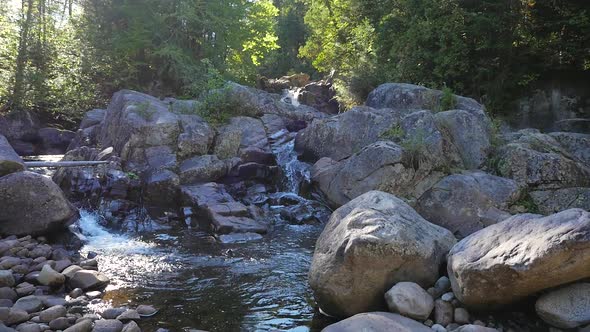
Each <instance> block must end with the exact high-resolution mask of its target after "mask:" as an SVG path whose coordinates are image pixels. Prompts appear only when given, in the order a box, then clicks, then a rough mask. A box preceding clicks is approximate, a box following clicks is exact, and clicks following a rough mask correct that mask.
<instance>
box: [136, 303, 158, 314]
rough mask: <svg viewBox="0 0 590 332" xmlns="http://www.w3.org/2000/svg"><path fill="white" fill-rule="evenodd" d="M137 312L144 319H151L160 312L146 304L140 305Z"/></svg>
mask: <svg viewBox="0 0 590 332" xmlns="http://www.w3.org/2000/svg"><path fill="white" fill-rule="evenodd" d="M136 310H137V313H138V314H139V315H140V316H142V317H150V316H153V315H155V314H156V313H157V312H158V310H157V309H156V308H154V307H153V306H151V305H145V304H142V305H139V306H138V307H137V309H136Z"/></svg>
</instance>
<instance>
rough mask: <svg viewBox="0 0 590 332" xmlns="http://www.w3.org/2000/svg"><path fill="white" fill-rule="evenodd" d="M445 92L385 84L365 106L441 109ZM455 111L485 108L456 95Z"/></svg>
mask: <svg viewBox="0 0 590 332" xmlns="http://www.w3.org/2000/svg"><path fill="white" fill-rule="evenodd" d="M442 96H443V92H442V91H439V90H433V89H428V88H425V87H423V86H419V85H413V84H405V83H385V84H382V85H380V86H378V87H377V88H376V89H375V90H373V91H371V93H369V96H368V97H367V101H366V102H365V105H367V106H369V107H374V108H393V109H399V110H415V109H427V110H433V111H446V110H442V109H440V107H441V99H442ZM453 97H454V100H455V107H454V108H455V109H459V110H466V111H481V110H483V109H484V107H483V106H482V105H481V104H480V103H478V102H477V101H475V100H474V99H471V98H466V97H461V96H457V95H454V96H453Z"/></svg>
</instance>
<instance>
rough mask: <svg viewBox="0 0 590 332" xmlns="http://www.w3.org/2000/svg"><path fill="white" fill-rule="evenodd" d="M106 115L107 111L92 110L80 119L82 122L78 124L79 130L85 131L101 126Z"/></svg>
mask: <svg viewBox="0 0 590 332" xmlns="http://www.w3.org/2000/svg"><path fill="white" fill-rule="evenodd" d="M106 114H107V110H103V109H93V110H91V111H88V112H86V113H85V114H84V117H83V118H82V122H80V129H86V128H90V127H92V126H96V125H98V124H101V123H102V122H103V120H104V117H105V115H106Z"/></svg>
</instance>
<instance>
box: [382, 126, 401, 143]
mask: <svg viewBox="0 0 590 332" xmlns="http://www.w3.org/2000/svg"><path fill="white" fill-rule="evenodd" d="M404 135H405V132H404V129H403V128H402V127H401V125H400V124H399V123H398V124H396V125H395V126H393V127H391V128H389V129H387V130H386V131H385V132H383V133H382V134H381V136H380V137H381V138H383V139H388V140H392V141H394V142H398V141H399V140H400V139H401V138H402V137H404Z"/></svg>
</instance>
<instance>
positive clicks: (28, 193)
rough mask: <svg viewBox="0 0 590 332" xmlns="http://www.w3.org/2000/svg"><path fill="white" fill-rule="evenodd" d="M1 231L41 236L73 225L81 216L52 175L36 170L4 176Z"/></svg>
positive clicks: (0, 186)
mask: <svg viewBox="0 0 590 332" xmlns="http://www.w3.org/2000/svg"><path fill="white" fill-rule="evenodd" d="M0 201H1V202H2V206H3V207H2V209H0V233H3V234H11V235H17V236H20V235H41V234H46V233H48V232H51V231H55V230H58V229H61V228H64V227H65V226H67V225H69V224H70V223H71V222H72V221H73V219H74V217H75V216H76V215H77V212H76V210H75V209H74V207H73V206H72V204H71V203H70V202H69V201H68V200H67V199H66V197H65V195H64V193H63V192H62V191H61V189H60V188H59V187H58V186H57V185H56V184H55V183H54V182H53V181H51V179H50V178H48V177H46V176H43V175H40V174H37V173H32V172H19V173H12V174H9V175H7V176H4V177H2V178H0Z"/></svg>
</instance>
